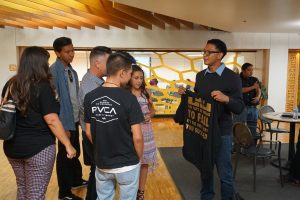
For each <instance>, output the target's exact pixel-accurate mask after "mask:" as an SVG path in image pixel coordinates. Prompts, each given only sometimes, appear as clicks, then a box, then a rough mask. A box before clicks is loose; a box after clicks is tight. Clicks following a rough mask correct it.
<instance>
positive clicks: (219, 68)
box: [204, 63, 225, 76]
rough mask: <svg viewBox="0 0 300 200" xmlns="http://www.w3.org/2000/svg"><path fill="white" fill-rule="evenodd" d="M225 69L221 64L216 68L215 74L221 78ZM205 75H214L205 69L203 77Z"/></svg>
mask: <svg viewBox="0 0 300 200" xmlns="http://www.w3.org/2000/svg"><path fill="white" fill-rule="evenodd" d="M224 69H225V64H224V63H221V65H220V66H219V67H218V69H217V70H216V73H217V74H218V75H219V76H221V75H222V73H223V71H224ZM206 73H214V72H212V71H210V70H209V68H207V69H206V71H205V73H204V75H206Z"/></svg>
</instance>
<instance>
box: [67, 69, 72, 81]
mask: <svg viewBox="0 0 300 200" xmlns="http://www.w3.org/2000/svg"><path fill="white" fill-rule="evenodd" d="M68 76H69V80H70V82H71V83H72V82H73V75H72V72H71V70H69V69H68Z"/></svg>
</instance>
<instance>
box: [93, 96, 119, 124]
mask: <svg viewBox="0 0 300 200" xmlns="http://www.w3.org/2000/svg"><path fill="white" fill-rule="evenodd" d="M91 106H92V115H91V118H93V119H95V120H96V121H98V122H101V123H108V122H111V121H114V120H117V119H118V116H117V112H116V107H117V106H120V104H119V103H118V102H116V101H114V100H113V99H111V98H109V97H107V96H104V97H101V98H98V99H95V100H94V101H92V102H91Z"/></svg>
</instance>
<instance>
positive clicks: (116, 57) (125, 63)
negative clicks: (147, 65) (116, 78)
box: [106, 51, 135, 76]
mask: <svg viewBox="0 0 300 200" xmlns="http://www.w3.org/2000/svg"><path fill="white" fill-rule="evenodd" d="M134 62H135V59H134V58H133V57H132V56H131V55H130V54H129V53H127V52H124V51H117V52H115V53H112V54H110V56H109V57H108V59H107V63H106V69H107V76H112V75H116V73H117V72H118V71H120V70H122V69H124V70H129V69H131V65H132V64H133V63H134Z"/></svg>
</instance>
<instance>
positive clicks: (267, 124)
mask: <svg viewBox="0 0 300 200" xmlns="http://www.w3.org/2000/svg"><path fill="white" fill-rule="evenodd" d="M268 112H275V110H274V109H273V108H272V107H271V106H269V105H266V106H263V107H261V108H260V109H259V110H258V118H259V120H260V122H261V125H262V131H266V132H269V133H270V140H273V133H275V134H276V138H275V140H276V141H277V139H278V133H289V131H288V130H286V129H282V128H279V122H277V126H276V127H272V126H271V124H272V122H273V121H272V120H270V119H267V118H265V117H264V116H263V114H265V113H268ZM270 148H272V143H271V144H270ZM276 148H277V146H275V149H276Z"/></svg>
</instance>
